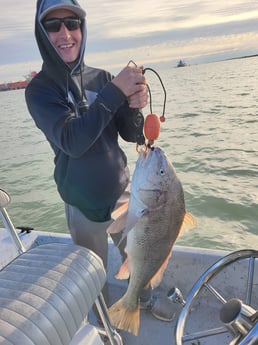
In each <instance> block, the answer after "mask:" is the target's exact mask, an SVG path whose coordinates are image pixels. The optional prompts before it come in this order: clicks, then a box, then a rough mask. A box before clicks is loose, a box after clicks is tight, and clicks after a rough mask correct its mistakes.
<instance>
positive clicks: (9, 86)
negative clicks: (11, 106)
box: [0, 71, 37, 91]
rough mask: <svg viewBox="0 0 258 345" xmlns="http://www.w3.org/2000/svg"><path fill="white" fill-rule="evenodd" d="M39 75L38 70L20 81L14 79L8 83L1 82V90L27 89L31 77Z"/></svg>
mask: <svg viewBox="0 0 258 345" xmlns="http://www.w3.org/2000/svg"><path fill="white" fill-rule="evenodd" d="M36 75H37V72H35V71H33V72H30V73H29V74H27V75H26V76H24V78H25V80H19V81H12V82H8V83H6V82H5V83H1V84H0V91H12V90H20V89H25V88H26V87H27V85H28V84H29V82H30V81H31V79H32V78H33V77H35V76H36Z"/></svg>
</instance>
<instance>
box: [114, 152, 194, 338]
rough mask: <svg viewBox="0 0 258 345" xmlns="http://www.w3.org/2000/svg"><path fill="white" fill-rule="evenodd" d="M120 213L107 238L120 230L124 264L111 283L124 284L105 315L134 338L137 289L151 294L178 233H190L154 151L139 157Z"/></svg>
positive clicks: (178, 196) (164, 163) (168, 173)
mask: <svg viewBox="0 0 258 345" xmlns="http://www.w3.org/2000/svg"><path fill="white" fill-rule="evenodd" d="M125 206H127V208H126V210H125ZM122 208H124V210H123V212H120V214H119V211H118V214H119V215H118V216H117V218H116V220H115V221H114V222H113V223H112V224H111V226H110V227H109V229H108V232H109V233H110V234H112V233H116V232H119V231H121V230H122V229H123V230H124V232H123V237H125V236H126V247H125V252H126V254H127V258H126V260H125V261H124V262H123V264H122V266H121V268H120V270H119V271H118V273H117V275H116V278H117V279H128V280H129V284H128V287H127V290H126V292H125V294H124V295H123V296H122V297H121V299H119V300H118V301H117V302H115V303H114V304H113V305H112V306H111V307H110V308H109V309H108V313H109V318H110V322H111V323H112V324H113V326H114V327H117V328H118V329H122V330H125V331H127V332H130V333H133V334H134V335H136V336H137V335H138V332H139V327H140V303H139V297H140V295H141V292H142V290H143V288H147V287H151V288H155V287H157V286H158V285H159V284H160V283H161V280H162V277H163V274H164V271H165V269H166V267H167V265H168V262H169V260H170V258H171V255H172V247H173V245H174V244H175V241H176V239H177V238H178V235H179V233H180V232H181V230H182V229H183V228H188V229H191V228H193V227H195V219H194V217H193V216H192V215H191V214H190V213H188V212H186V210H185V200H184V191H183V187H182V184H181V182H180V180H179V178H178V177H177V175H176V171H175V169H174V167H173V165H172V163H171V162H170V161H169V160H168V158H167V156H166V154H165V153H164V151H163V150H162V149H161V148H160V147H151V148H148V149H147V151H145V150H141V151H140V152H139V157H138V160H137V162H136V166H135V170H134V173H133V176H132V181H131V189H130V197H129V202H128V205H126V204H125V205H123V206H122ZM117 225H118V226H117ZM129 277H130V279H129Z"/></svg>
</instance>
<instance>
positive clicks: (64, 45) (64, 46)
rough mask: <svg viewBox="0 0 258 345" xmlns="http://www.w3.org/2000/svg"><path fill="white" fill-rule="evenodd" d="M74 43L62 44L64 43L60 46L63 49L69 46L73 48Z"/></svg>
mask: <svg viewBox="0 0 258 345" xmlns="http://www.w3.org/2000/svg"><path fill="white" fill-rule="evenodd" d="M72 46H73V45H72V44H62V45H60V48H61V49H67V48H72Z"/></svg>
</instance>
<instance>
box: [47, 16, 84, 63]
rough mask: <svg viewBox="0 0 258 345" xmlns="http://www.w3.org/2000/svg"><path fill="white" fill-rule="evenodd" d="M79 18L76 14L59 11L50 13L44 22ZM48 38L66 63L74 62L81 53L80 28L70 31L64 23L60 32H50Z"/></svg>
mask: <svg viewBox="0 0 258 345" xmlns="http://www.w3.org/2000/svg"><path fill="white" fill-rule="evenodd" d="M67 17H69V18H77V17H76V15H75V13H73V12H71V11H68V10H64V9H58V10H54V11H52V12H50V13H49V14H48V15H47V16H46V18H45V19H44V20H43V23H44V21H46V20H48V19H53V18H67ZM48 36H49V39H50V41H51V42H52V44H53V45H54V47H55V48H56V50H57V52H58V53H59V55H60V56H61V58H62V59H63V60H64V61H65V62H68V63H69V62H74V61H75V60H76V59H77V57H78V56H79V53H80V48H81V42H82V33H81V29H80V27H79V28H78V29H75V30H69V29H68V28H67V27H66V26H65V24H64V23H62V24H61V27H60V30H59V31H58V32H51V31H48Z"/></svg>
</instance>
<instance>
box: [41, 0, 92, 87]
mask: <svg viewBox="0 0 258 345" xmlns="http://www.w3.org/2000/svg"><path fill="white" fill-rule="evenodd" d="M56 9H67V10H70V11H72V12H74V13H75V14H76V15H77V16H78V17H79V18H80V19H81V31H82V45H81V50H80V54H79V57H78V59H77V61H75V62H74V63H72V64H69V63H66V62H65V61H63V59H62V58H61V56H60V55H59V54H58V52H57V51H56V49H55V47H54V46H53V45H52V43H51V42H50V40H49V37H48V33H47V32H46V30H45V29H44V27H43V24H42V20H43V18H44V17H45V16H46V15H47V14H48V13H50V12H51V11H53V10H56ZM85 17H86V12H85V11H84V10H83V9H82V7H81V6H80V5H79V3H78V1H77V0H37V10H36V16H35V37H36V40H37V44H38V47H39V50H40V53H41V56H42V59H43V68H42V69H43V70H45V71H46V73H47V74H48V75H49V76H50V77H51V78H52V79H54V80H55V81H57V82H58V83H59V84H60V85H62V86H64V85H67V84H73V82H72V76H73V75H74V74H76V73H78V72H80V71H81V69H82V68H83V58H84V52H85V45H86V21H85ZM71 86H72V85H71ZM71 88H72V89H73V87H71Z"/></svg>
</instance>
